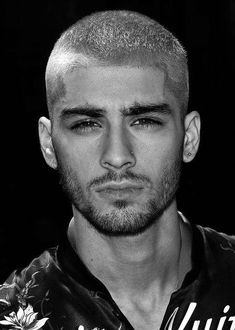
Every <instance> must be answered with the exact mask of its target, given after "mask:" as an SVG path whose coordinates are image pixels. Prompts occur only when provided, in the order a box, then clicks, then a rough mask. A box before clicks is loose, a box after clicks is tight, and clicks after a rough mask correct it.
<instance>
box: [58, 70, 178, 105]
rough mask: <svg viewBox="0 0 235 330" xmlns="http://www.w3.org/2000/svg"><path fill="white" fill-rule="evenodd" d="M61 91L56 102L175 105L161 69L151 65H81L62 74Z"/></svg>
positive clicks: (60, 103)
mask: <svg viewBox="0 0 235 330" xmlns="http://www.w3.org/2000/svg"><path fill="white" fill-rule="evenodd" d="M63 82H64V87H65V95H64V96H63V97H62V98H61V100H60V102H59V103H58V107H56V108H57V109H58V111H59V110H60V109H62V108H63V107H64V106H66V107H76V106H79V105H85V104H88V103H89V104H90V105H93V106H97V107H101V108H104V107H105V108H107V109H108V108H109V107H110V108H112V109H114V108H120V107H128V106H129V105H131V104H133V103H140V104H141V103H163V102H165V103H169V104H170V105H171V106H172V107H173V108H174V107H177V102H176V99H175V97H174V95H173V94H172V93H171V92H170V90H168V88H167V85H166V77H165V73H164V72H163V71H162V70H160V69H158V68H153V67H146V68H143V67H142V68H138V67H99V66H98V67H96V66H95V67H82V68H76V69H73V70H72V71H70V72H67V73H66V74H65V75H64V79H63Z"/></svg>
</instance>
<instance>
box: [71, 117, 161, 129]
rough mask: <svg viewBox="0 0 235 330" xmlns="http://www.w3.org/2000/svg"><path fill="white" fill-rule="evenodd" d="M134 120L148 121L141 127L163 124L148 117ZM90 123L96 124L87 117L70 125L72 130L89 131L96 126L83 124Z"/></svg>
mask: <svg viewBox="0 0 235 330" xmlns="http://www.w3.org/2000/svg"><path fill="white" fill-rule="evenodd" d="M136 121H148V122H149V123H148V124H146V123H145V124H143V125H141V126H143V127H155V126H162V125H163V123H162V122H161V121H160V120H153V119H150V118H140V119H137V120H136ZM90 123H94V124H97V123H96V122H95V121H93V120H90V119H88V120H85V121H82V122H80V123H77V124H75V125H74V126H72V130H80V131H90V130H92V129H95V128H97V127H95V128H94V126H93V127H90V126H84V125H86V124H88V125H90ZM134 126H136V125H134Z"/></svg>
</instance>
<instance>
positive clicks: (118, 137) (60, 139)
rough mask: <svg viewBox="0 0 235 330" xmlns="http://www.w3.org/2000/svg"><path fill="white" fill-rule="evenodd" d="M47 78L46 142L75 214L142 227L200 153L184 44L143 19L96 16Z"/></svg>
mask: <svg viewBox="0 0 235 330" xmlns="http://www.w3.org/2000/svg"><path fill="white" fill-rule="evenodd" d="M46 82H47V96H48V107H49V113H50V119H51V120H48V119H47V118H45V117H42V118H40V121H39V135H40V140H41V148H42V152H43V155H44V157H45V160H46V162H47V163H48V165H49V166H50V167H52V168H54V169H57V170H58V171H59V173H60V176H61V182H62V185H63V188H64V190H65V191H66V192H67V194H68V196H69V198H70V200H71V202H72V204H73V209H74V214H75V217H77V218H79V219H80V220H81V219H83V220H84V219H85V221H87V223H90V224H91V225H92V226H93V227H94V228H95V229H96V230H98V231H100V232H101V233H104V234H107V235H136V234H138V233H141V232H143V231H144V230H145V229H146V228H148V227H150V226H151V225H152V224H153V223H155V222H156V220H157V219H158V218H159V217H160V215H161V214H162V213H163V212H164V211H166V210H167V209H169V208H172V207H173V206H172V205H175V194H176V191H177V187H178V183H179V178H180V170H181V163H182V160H184V161H185V162H188V161H191V160H192V159H193V158H194V156H195V154H196V152H197V149H198V144H199V130H200V118H199V115H198V113H197V112H195V111H194V112H190V113H188V114H187V115H186V110H187V102H188V73H187V61H186V53H185V51H184V50H183V48H182V46H181V45H180V44H179V42H178V41H177V40H176V39H175V38H174V37H173V35H172V34H171V33H170V32H168V31H167V30H166V29H164V28H163V27H162V26H161V25H159V24H158V23H156V22H155V21H153V20H151V19H149V18H147V17H145V16H143V15H140V14H136V13H131V12H126V11H112V12H103V13H96V14H93V15H91V16H88V17H85V18H84V19H82V20H80V21H79V22H78V23H76V24H75V25H73V26H72V27H71V28H69V29H68V30H67V31H66V32H65V33H64V34H62V36H61V38H60V39H59V40H58V41H57V43H56V45H55V47H54V49H53V51H52V53H51V56H50V58H49V61H48V65H47V70H46ZM182 119H183V120H182ZM130 186H131V187H132V188H130ZM117 189H118V191H117Z"/></svg>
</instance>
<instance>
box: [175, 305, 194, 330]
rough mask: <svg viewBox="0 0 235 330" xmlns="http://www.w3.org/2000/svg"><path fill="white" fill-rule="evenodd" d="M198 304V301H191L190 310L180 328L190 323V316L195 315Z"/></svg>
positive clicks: (180, 329) (181, 329)
mask: <svg viewBox="0 0 235 330" xmlns="http://www.w3.org/2000/svg"><path fill="white" fill-rule="evenodd" d="M196 306H197V303H194V302H192V303H190V305H189V307H188V310H187V312H186V314H185V316H184V318H183V321H182V322H181V324H180V326H179V329H178V330H183V329H185V326H186V324H187V323H188V321H189V319H190V317H191V316H192V315H193V312H194V309H195V308H196Z"/></svg>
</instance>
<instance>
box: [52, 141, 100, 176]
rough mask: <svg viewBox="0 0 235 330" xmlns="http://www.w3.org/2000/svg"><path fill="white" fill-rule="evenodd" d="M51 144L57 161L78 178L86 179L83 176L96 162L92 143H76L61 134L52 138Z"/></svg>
mask: <svg viewBox="0 0 235 330" xmlns="http://www.w3.org/2000/svg"><path fill="white" fill-rule="evenodd" d="M53 145H54V148H55V151H56V156H57V159H58V161H59V162H60V163H61V164H62V165H63V166H65V167H67V168H69V169H70V170H71V171H72V172H73V173H75V174H76V176H77V177H79V180H82V181H86V180H85V178H86V177H88V176H89V173H92V171H94V167H95V164H96V162H95V148H94V145H93V146H92V145H91V146H89V145H87V144H86V145H84V144H79V145H78V143H74V141H72V140H68V139H67V138H63V137H62V136H60V139H58V138H54V139H53ZM93 158H94V159H93Z"/></svg>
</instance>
